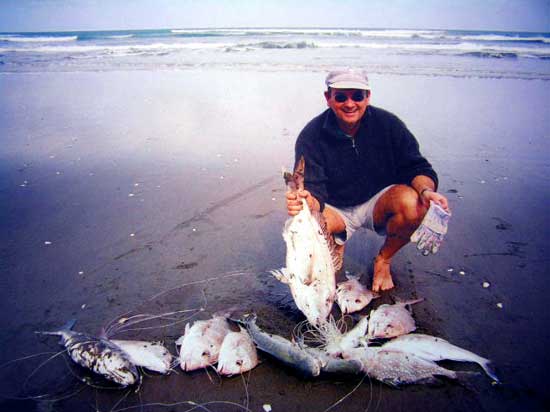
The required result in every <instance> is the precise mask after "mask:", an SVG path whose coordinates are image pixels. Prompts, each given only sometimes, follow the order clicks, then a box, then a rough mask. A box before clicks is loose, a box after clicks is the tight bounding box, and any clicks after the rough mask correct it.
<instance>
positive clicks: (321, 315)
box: [271, 157, 342, 325]
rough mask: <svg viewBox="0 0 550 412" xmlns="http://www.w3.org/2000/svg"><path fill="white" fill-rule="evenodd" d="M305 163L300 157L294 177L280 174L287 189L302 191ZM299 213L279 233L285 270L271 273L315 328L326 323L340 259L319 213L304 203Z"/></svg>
mask: <svg viewBox="0 0 550 412" xmlns="http://www.w3.org/2000/svg"><path fill="white" fill-rule="evenodd" d="M304 176H305V160H304V158H303V157H302V158H301V159H300V160H299V162H298V164H297V165H296V169H295V170H294V174H290V173H288V172H285V173H284V178H285V181H286V183H287V187H288V189H289V190H290V191H293V192H296V191H298V190H303V189H304V179H305V177H304ZM302 203H303V209H302V210H301V211H300V212H299V213H298V214H297V215H296V216H293V217H291V218H290V219H288V220H287V221H286V223H285V226H284V229H283V238H284V240H285V243H286V248H287V252H286V268H284V269H282V270H280V271H272V272H271V273H272V274H273V275H274V276H275V277H276V278H277V279H278V280H279V281H281V282H283V283H286V284H288V286H289V287H290V290H291V293H292V297H293V298H294V301H295V303H296V306H298V309H300V310H301V311H302V312H303V313H304V315H305V316H306V318H307V319H308V321H309V322H310V323H311V324H313V325H319V324H321V323H323V322H325V321H326V319H327V317H328V316H329V315H330V312H331V310H332V305H333V303H334V299H335V294H336V277H335V276H336V271H337V270H339V269H340V267H341V266H342V258H341V256H339V255H338V253H336V251H335V244H334V239H333V238H332V236H331V235H330V234H329V233H328V230H327V228H326V222H325V220H324V218H323V215H322V214H321V213H320V212H316V211H311V210H310V209H309V207H308V205H307V202H306V201H305V199H303V200H302Z"/></svg>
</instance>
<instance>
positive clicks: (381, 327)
mask: <svg viewBox="0 0 550 412" xmlns="http://www.w3.org/2000/svg"><path fill="white" fill-rule="evenodd" d="M423 300H424V299H415V300H408V301H405V302H398V303H396V304H394V305H380V306H379V307H378V308H377V309H376V310H373V311H371V313H370V319H369V330H368V333H367V338H368V339H389V338H395V337H396V336H400V335H405V334H407V333H409V332H412V331H414V330H415V329H416V324H415V322H414V319H413V317H412V315H411V312H410V311H409V310H408V309H407V306H408V305H413V304H415V303H419V302H422V301H423Z"/></svg>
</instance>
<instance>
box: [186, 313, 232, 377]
mask: <svg viewBox="0 0 550 412" xmlns="http://www.w3.org/2000/svg"><path fill="white" fill-rule="evenodd" d="M229 332H231V329H230V327H229V323H228V322H227V318H226V316H214V317H213V318H212V319H208V320H198V321H196V322H195V323H194V324H193V326H190V325H189V323H188V324H186V325H185V333H184V335H183V336H181V337H180V338H179V339H178V340H176V345H178V346H181V349H180V352H179V360H180V367H181V368H182V369H183V370H184V371H193V370H196V369H200V368H205V367H207V366H211V365H213V364H215V363H216V362H217V361H218V355H219V353H220V348H221V346H222V343H223V340H224V338H225V335H227V334H228V333H229Z"/></svg>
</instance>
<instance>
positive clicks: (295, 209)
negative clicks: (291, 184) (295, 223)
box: [286, 190, 320, 216]
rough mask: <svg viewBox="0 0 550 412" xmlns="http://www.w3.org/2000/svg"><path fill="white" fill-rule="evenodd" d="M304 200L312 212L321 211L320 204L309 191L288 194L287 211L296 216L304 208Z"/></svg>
mask: <svg viewBox="0 0 550 412" xmlns="http://www.w3.org/2000/svg"><path fill="white" fill-rule="evenodd" d="M302 199H305V200H306V202H307V205H308V206H309V209H310V210H320V207H319V202H318V201H317V199H315V198H314V197H313V196H312V195H311V193H309V192H308V191H307V190H299V191H298V192H286V209H287V211H288V214H289V215H290V216H296V215H297V214H298V213H300V211H301V210H302V209H303V208H304V206H303V203H302Z"/></svg>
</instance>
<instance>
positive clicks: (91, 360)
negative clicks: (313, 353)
mask: <svg viewBox="0 0 550 412" xmlns="http://www.w3.org/2000/svg"><path fill="white" fill-rule="evenodd" d="M74 324H75V320H71V321H69V322H68V323H67V324H66V325H64V326H63V327H61V328H59V329H58V330H54V331H47V332H37V333H39V334H44V335H58V336H60V337H61V339H60V344H61V345H63V346H64V347H65V349H66V351H67V354H68V355H69V357H70V358H71V359H72V360H73V361H74V362H76V363H77V364H78V365H80V366H82V367H84V368H86V369H88V370H91V371H92V372H94V373H96V374H97V375H100V376H102V377H103V378H106V379H107V380H109V381H111V382H114V383H116V384H118V385H120V386H121V387H126V386H130V385H134V384H139V383H141V380H142V376H141V373H140V369H147V370H149V371H153V372H157V373H160V374H163V375H166V374H169V373H170V372H171V371H172V370H173V369H174V368H175V367H177V366H178V365H179V366H180V367H181V369H183V370H184V371H187V372H190V371H194V370H197V369H201V368H207V367H211V366H214V365H215V364H216V363H217V368H216V370H217V372H218V373H219V374H220V375H227V376H231V375H236V374H240V373H243V372H246V371H249V370H251V369H252V368H254V367H255V366H256V365H257V364H258V355H257V351H256V347H255V346H254V343H253V342H252V339H251V338H250V335H249V334H248V332H247V331H246V330H245V328H243V327H242V326H239V330H238V331H235V330H233V329H234V327H233V328H232V325H231V324H230V322H229V320H228V315H227V314H223V315H222V314H215V315H214V316H213V317H212V318H211V319H208V320H197V321H195V322H194V323H193V324H190V323H188V324H187V325H186V326H185V332H184V334H183V335H182V336H181V337H180V338H178V339H177V340H176V341H175V344H176V347H177V348H179V351H178V352H179V353H178V356H174V355H172V354H171V353H170V351H169V350H168V349H167V348H166V346H164V344H163V343H162V342H151V341H138V340H122V339H110V338H109V337H107V336H106V335H105V334H104V333H103V334H101V335H100V336H94V335H89V334H86V333H81V332H76V331H74V330H72V328H73V326H74Z"/></svg>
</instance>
